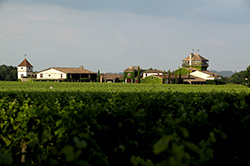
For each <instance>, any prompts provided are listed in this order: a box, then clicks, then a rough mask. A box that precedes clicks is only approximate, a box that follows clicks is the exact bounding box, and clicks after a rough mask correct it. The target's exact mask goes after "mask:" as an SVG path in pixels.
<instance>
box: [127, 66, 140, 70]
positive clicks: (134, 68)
mask: <svg viewBox="0 0 250 166" xmlns="http://www.w3.org/2000/svg"><path fill="white" fill-rule="evenodd" d="M137 70H138V66H130V67H128V68H127V69H125V70H124V71H137ZM140 71H143V69H142V68H140Z"/></svg>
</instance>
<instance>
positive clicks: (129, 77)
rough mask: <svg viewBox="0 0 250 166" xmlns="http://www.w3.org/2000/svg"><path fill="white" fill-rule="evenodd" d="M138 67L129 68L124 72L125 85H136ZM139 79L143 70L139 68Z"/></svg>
mask: <svg viewBox="0 0 250 166" xmlns="http://www.w3.org/2000/svg"><path fill="white" fill-rule="evenodd" d="M138 68H139V67H138V66H130V67H128V68H127V69H125V70H124V81H125V83H137V73H138ZM139 70H140V71H139V74H140V78H142V73H143V71H144V70H143V69H141V68H139Z"/></svg>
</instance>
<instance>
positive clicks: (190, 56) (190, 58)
mask: <svg viewBox="0 0 250 166" xmlns="http://www.w3.org/2000/svg"><path fill="white" fill-rule="evenodd" d="M193 56H194V54H193V53H190V54H189V65H192V58H193Z"/></svg>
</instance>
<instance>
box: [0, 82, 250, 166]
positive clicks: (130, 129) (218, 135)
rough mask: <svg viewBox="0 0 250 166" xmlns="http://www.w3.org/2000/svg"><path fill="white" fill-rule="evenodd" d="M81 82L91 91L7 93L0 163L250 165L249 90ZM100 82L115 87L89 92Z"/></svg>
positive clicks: (1, 103) (1, 95)
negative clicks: (148, 87) (149, 86)
mask: <svg viewBox="0 0 250 166" xmlns="http://www.w3.org/2000/svg"><path fill="white" fill-rule="evenodd" d="M24 85H26V84H21V83H20V87H21V86H24ZM28 85H31V84H28ZM32 85H33V87H34V86H37V89H39V87H40V86H42V85H46V86H47V85H49V84H44V83H41V84H39V83H34V84H32ZM56 85H57V86H58V88H59V86H62V85H64V84H53V86H56ZM66 85H67V86H77V85H78V84H73V83H72V84H65V86H66ZM82 85H85V86H86V87H88V90H86V91H79V90H75V91H74V90H70V91H66V90H58V91H53V90H54V88H53V89H52V90H49V89H48V90H47V91H45V90H44V91H42V90H41V91H40V92H39V91H35V90H32V88H33V87H30V88H31V89H30V90H28V89H26V91H22V90H20V91H12V90H9V91H4V90H1V91H0V110H1V111H0V128H1V133H0V145H1V146H0V164H1V165H94V166H98V165H101V166H105V165H128V166H129V165H130V166H133V165H137V166H139V165H147V166H161V165H162V166H163V165H170V166H176V165H178V166H179V165H183V166H187V165H194V166H201V165H202V166H203V165H229V164H233V165H249V164H250V159H249V157H248V156H249V152H248V151H247V150H242V147H244V148H245V149H249V148H250V139H249V138H250V133H249V130H250V116H249V110H250V104H249V103H250V94H249V93H247V92H246V91H242V92H237V93H236V92H232V91H230V92H225V91H224V92H223V91H211V92H209V93H208V92H192V91H190V92H186V93H184V92H181V91H172V90H168V91H163V90H159V91H157V90H156V89H157V87H158V88H159V86H157V85H153V88H152V89H151V90H150V89H149V90H148V89H144V90H140V91H139V90H138V87H139V86H142V85H143V84H139V85H138V84H135V89H134V90H133V91H132V90H131V89H132V87H133V85H131V84H130V85H127V88H128V91H122V90H120V91H119V90H117V91H115V90H114V89H115V87H117V86H118V87H119V88H120V89H121V86H122V85H123V84H115V85H112V86H111V85H109V84H108V85H107V84H97V83H96V84H80V85H79V86H81V87H82ZM97 85H102V88H104V86H110V88H109V89H106V90H105V91H101V88H100V90H99V91H94V90H92V91H90V86H93V87H94V88H95V89H96V88H97ZM10 86H11V85H10ZM162 86H163V89H167V87H168V86H167V85H162ZM209 86H210V87H209V89H211V88H216V87H215V86H211V85H209ZM124 87H126V86H125V85H124ZM174 87H176V88H177V85H173V86H170V87H169V88H174ZM217 87H218V86H217ZM119 88H118V89H119ZM186 88H187V87H186V86H185V88H183V89H186ZM195 88H197V87H195ZM245 88H248V87H245ZM42 89H43V87H42ZM117 159H119V160H117Z"/></svg>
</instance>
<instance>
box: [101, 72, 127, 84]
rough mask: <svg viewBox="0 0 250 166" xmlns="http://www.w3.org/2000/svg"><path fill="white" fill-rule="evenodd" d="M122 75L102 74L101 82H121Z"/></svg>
mask: <svg viewBox="0 0 250 166" xmlns="http://www.w3.org/2000/svg"><path fill="white" fill-rule="evenodd" d="M123 79H124V76H123V75H120V74H102V81H101V82H121V81H123Z"/></svg>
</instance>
